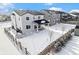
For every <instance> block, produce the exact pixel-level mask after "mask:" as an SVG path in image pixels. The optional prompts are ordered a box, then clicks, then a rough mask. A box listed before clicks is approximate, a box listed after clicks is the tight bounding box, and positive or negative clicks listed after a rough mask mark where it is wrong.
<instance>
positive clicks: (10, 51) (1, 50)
mask: <svg viewBox="0 0 79 59" xmlns="http://www.w3.org/2000/svg"><path fill="white" fill-rule="evenodd" d="M10 25H11V24H10V23H9V22H7V23H0V55H21V54H20V53H19V51H18V50H17V49H16V47H15V46H14V45H13V44H12V42H11V41H10V40H9V38H8V37H7V36H6V34H5V33H4V30H3V28H4V27H10Z"/></svg>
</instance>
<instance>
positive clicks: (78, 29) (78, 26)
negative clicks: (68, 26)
mask: <svg viewBox="0 0 79 59" xmlns="http://www.w3.org/2000/svg"><path fill="white" fill-rule="evenodd" d="M74 35H75V36H79V25H76V27H75V32H74Z"/></svg>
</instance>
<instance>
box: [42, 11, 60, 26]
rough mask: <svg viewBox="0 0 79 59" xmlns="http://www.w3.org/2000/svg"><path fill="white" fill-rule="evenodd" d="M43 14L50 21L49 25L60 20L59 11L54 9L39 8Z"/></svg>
mask: <svg viewBox="0 0 79 59" xmlns="http://www.w3.org/2000/svg"><path fill="white" fill-rule="evenodd" d="M41 12H42V13H43V14H45V19H46V20H48V21H49V22H50V25H54V24H56V23H59V22H60V15H61V14H60V11H56V10H41Z"/></svg>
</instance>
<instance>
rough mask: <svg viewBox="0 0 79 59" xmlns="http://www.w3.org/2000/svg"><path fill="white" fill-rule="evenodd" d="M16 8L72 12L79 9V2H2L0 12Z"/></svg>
mask: <svg viewBox="0 0 79 59" xmlns="http://www.w3.org/2000/svg"><path fill="white" fill-rule="evenodd" d="M14 9H28V10H29V9H30V10H41V9H55V10H62V11H66V12H70V11H72V10H77V11H78V10H79V3H0V13H7V12H10V11H12V10H14Z"/></svg>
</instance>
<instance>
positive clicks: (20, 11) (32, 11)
mask: <svg viewBox="0 0 79 59" xmlns="http://www.w3.org/2000/svg"><path fill="white" fill-rule="evenodd" d="M15 12H16V13H17V14H18V15H20V16H22V15H24V14H26V13H30V14H33V15H44V14H42V13H41V12H38V11H35V10H15Z"/></svg>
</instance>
